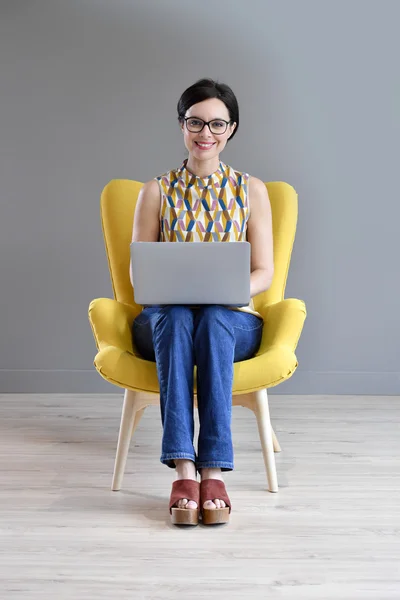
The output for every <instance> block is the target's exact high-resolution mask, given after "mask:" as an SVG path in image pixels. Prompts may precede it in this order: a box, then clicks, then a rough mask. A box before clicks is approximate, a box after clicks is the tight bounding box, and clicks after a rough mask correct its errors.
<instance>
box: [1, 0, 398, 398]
mask: <svg viewBox="0 0 400 600" xmlns="http://www.w3.org/2000/svg"><path fill="white" fill-rule="evenodd" d="M399 20H400V3H399V2H398V1H397V0H393V1H389V0H381V1H378V0H376V1H373V2H372V1H367V0H340V1H337V2H333V1H326V0H314V1H311V0H302V1H301V2H300V1H298V0H293V1H289V0H281V1H280V2H276V1H266V0H246V1H239V0H223V1H221V0H220V1H217V2H215V0H202V2H188V1H186V0H185V1H184V0H145V1H142V2H138V1H135V0H130V1H128V0H125V1H123V0H108V1H106V0H104V1H100V0H81V1H80V2H78V1H76V0H69V1H68V2H66V1H65V2H60V1H57V0H37V1H35V0H30V1H27V0H25V1H24V0H13V1H11V0H7V1H4V0H2V1H1V2H0V69H1V70H0V93H1V100H0V119H1V123H0V125H1V127H0V140H1V160H0V177H1V218H0V244H1V246H0V269H1V271H0V277H1V279H0V282H1V294H0V302H1V306H0V308H1V310H0V315H1V336H0V361H1V364H0V368H1V371H0V391H2V392H96V391H99V392H108V391H115V392H116V391H117V388H115V387H113V386H111V385H108V384H107V383H105V382H104V381H103V380H102V379H101V377H100V376H99V375H98V374H97V373H96V372H95V370H94V368H93V366H92V360H93V357H94V354H95V345H94V341H93V338H92V333H91V330H90V327H89V323H88V320H87V307H88V304H89V302H90V300H91V299H92V298H95V297H101V296H108V297H109V296H111V286H110V281H109V275H108V270H107V264H106V259H105V253H104V248H103V240H102V234H101V228H100V220H99V196H100V193H101V190H102V188H103V187H104V185H105V184H106V183H107V182H108V181H109V180H110V179H113V178H120V177H122V178H129V179H137V180H140V181H145V180H147V179H150V178H152V177H154V176H156V175H159V174H160V173H162V172H164V171H166V170H168V169H170V168H173V167H175V166H178V165H179V164H180V163H181V161H182V160H183V158H184V157H185V150H184V147H183V142H182V138H181V134H180V133H179V130H178V125H177V122H176V113H175V110H176V102H177V100H178V97H179V96H180V94H181V92H182V91H183V90H184V89H185V88H186V87H187V86H188V85H190V84H192V83H193V82H194V81H196V80H197V79H198V78H200V77H203V76H210V77H214V78H219V79H220V80H221V81H225V82H227V83H229V84H230V85H231V86H232V87H233V89H234V91H235V92H236V94H237V96H238V99H239V104H240V107H241V126H240V130H239V133H238V135H237V136H236V138H235V139H234V141H233V142H232V144H231V145H230V146H229V147H228V149H227V150H226V151H225V152H224V154H223V155H222V156H223V159H224V161H225V162H227V163H229V164H231V165H232V166H234V167H235V168H237V169H240V170H244V171H248V172H250V173H251V174H252V175H255V176H257V177H260V178H261V179H263V180H264V181H272V180H283V181H287V182H289V183H291V184H292V185H293V186H294V187H295V188H296V190H297V191H298V194H299V224H298V233H297V239H296V244H295V251H294V256H293V261H292V268H291V272H290V276H289V281H288V286H287V296H288V297H290V296H294V297H298V298H303V299H304V300H305V301H306V303H307V307H308V314H309V316H308V320H307V321H306V325H305V329H304V332H303V335H302V338H301V341H300V343H299V346H298V352H297V354H298V357H299V361H300V366H299V369H298V371H297V373H296V374H295V376H294V377H293V378H292V379H291V380H290V381H288V382H287V383H285V384H283V385H281V386H279V387H278V388H275V389H273V390H271V392H272V393H302V394H307V393H310V394H312V393H339V394H340V393H355V394H357V393H362V394H369V393H371V394H385V393H387V394H398V393H400V376H399V366H398V365H399V356H400V352H399V349H400V344H399V338H400V335H399V334H400V330H399V329H400V318H399V300H398V298H399V293H400V285H399V272H398V258H399V248H398V244H397V241H395V239H396V238H397V237H398V229H399V219H400V209H399V192H398V182H397V178H398V168H399V151H398V142H399V134H400V118H399V112H400V110H399V106H400V85H399V62H398V61H399V56H400V37H399V35H398V23H399Z"/></svg>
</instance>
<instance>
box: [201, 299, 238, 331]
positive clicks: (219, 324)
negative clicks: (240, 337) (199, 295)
mask: <svg viewBox="0 0 400 600" xmlns="http://www.w3.org/2000/svg"><path fill="white" fill-rule="evenodd" d="M229 312H230V311H229V308H226V307H225V306H220V305H218V304H212V305H209V306H204V307H202V308H201V309H200V311H199V313H198V314H197V316H196V321H195V329H196V337H200V336H203V335H204V333H205V332H207V334H208V335H210V336H212V335H220V334H221V333H222V332H223V333H224V334H225V336H227V337H228V338H232V339H233V338H234V332H233V329H232V326H231V324H230V322H229Z"/></svg>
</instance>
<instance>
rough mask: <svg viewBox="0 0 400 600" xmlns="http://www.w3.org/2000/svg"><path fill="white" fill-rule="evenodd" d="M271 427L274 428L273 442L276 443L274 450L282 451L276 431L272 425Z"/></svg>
mask: <svg viewBox="0 0 400 600" xmlns="http://www.w3.org/2000/svg"><path fill="white" fill-rule="evenodd" d="M271 429H272V442H273V444H274V452H281V451H282V448H281V446H280V444H279V442H278V438H277V437H276V435H275V431H274V430H273V428H272V427H271Z"/></svg>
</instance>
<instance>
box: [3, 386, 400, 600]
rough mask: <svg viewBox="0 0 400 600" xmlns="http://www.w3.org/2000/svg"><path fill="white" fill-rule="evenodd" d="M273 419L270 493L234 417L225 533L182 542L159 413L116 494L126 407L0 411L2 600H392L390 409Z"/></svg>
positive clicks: (398, 573)
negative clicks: (172, 517) (174, 520)
mask: <svg viewBox="0 0 400 600" xmlns="http://www.w3.org/2000/svg"><path fill="white" fill-rule="evenodd" d="M270 405H271V414H272V419H273V424H274V427H275V430H276V433H277V435H278V437H279V441H280V443H281V445H282V448H283V452H282V453H281V454H279V455H276V459H277V469H278V480H279V484H280V491H279V493H278V494H270V493H268V492H267V491H266V477H265V473H264V465H263V460H262V454H261V450H260V445H259V441H258V433H257V426H256V422H255V419H254V417H253V415H252V413H250V412H248V411H246V410H245V409H242V408H235V409H234V418H233V434H234V442H235V448H236V470H235V471H234V472H233V473H230V474H228V475H227V477H226V481H227V484H228V492H229V494H230V496H231V500H232V502H233V513H232V519H231V523H230V524H229V525H228V526H223V527H222V528H213V529H210V528H206V527H204V526H201V525H200V526H198V527H197V528H194V529H178V528H174V527H173V526H171V525H170V523H169V515H168V511H167V501H168V496H169V491H170V483H171V481H172V475H173V472H172V471H171V470H169V469H168V468H167V467H164V466H163V465H161V464H160V463H159V446H160V434H161V426H160V422H159V413H158V409H157V408H155V407H153V408H149V409H148V410H147V412H146V414H145V416H144V417H143V419H142V421H141V423H140V425H139V429H138V431H137V433H136V434H135V437H134V440H133V443H132V448H131V452H130V455H129V458H128V464H127V471H126V474H125V479H124V482H123V488H122V490H121V491H120V492H111V491H110V485H111V476H112V470H113V462H114V455H115V449H116V441H117V432H118V427H119V419H120V409H121V406H122V395H118V396H100V397H97V396H93V395H85V396H65V395H54V396H51V395H42V396H40V395H3V396H0V597H1V598H4V599H7V600H9V599H12V600H14V599H18V600H19V599H21V600H30V599H32V598H34V599H40V600H46V599H47V598H49V599H50V598H51V599H53V598H54V599H56V598H57V599H64V598H65V599H67V598H68V600H70V599H74V600H86V599H88V598H93V599H95V598H96V599H103V598H104V599H108V600H113V599H120V598H123V599H125V598H126V599H128V598H129V599H130V600H132V599H134V600H141V599H160V600H161V599H162V600H166V599H167V600H169V599H171V600H172V599H173V600H177V599H179V598H182V599H183V600H197V599H198V600H200V599H207V600H214V599H218V600H225V599H230V598H235V599H236V598H238V599H239V598H240V599H248V600H250V599H251V600H253V599H254V598H263V599H272V600H274V599H275V598H277V599H281V598H283V599H286V598H290V599H296V600H302V599H304V600H312V599H314V598H318V600H325V599H335V600H338V599H340V600H347V599H349V600H356V599H361V598H362V599H363V600H364V599H370V598H371V599H374V600H385V599H386V598H396V599H397V600H399V598H400V458H399V456H400V436H399V434H400V427H399V422H400V398H399V397H394V396H392V397H349V396H347V397H343V396H341V397H321V396H319V397H316V396H314V397H304V396H296V397H295V396H272V397H271V398H270Z"/></svg>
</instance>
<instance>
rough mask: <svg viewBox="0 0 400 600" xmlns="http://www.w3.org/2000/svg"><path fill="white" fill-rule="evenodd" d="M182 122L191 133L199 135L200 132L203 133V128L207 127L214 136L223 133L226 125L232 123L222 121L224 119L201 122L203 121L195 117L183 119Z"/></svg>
mask: <svg viewBox="0 0 400 600" xmlns="http://www.w3.org/2000/svg"><path fill="white" fill-rule="evenodd" d="M184 121H185V123H186V127H187V129H188V131H191V132H192V133H200V131H203V129H204V127H205V126H206V125H208V128H209V130H210V131H211V133H213V134H214V135H221V134H223V133H225V131H226V130H227V128H228V125H229V124H230V123H232V121H224V119H213V120H212V121H203V119H198V118H197V117H185V118H184Z"/></svg>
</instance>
